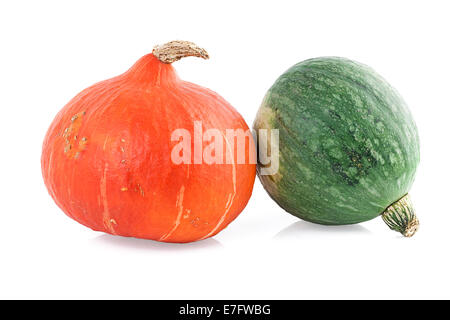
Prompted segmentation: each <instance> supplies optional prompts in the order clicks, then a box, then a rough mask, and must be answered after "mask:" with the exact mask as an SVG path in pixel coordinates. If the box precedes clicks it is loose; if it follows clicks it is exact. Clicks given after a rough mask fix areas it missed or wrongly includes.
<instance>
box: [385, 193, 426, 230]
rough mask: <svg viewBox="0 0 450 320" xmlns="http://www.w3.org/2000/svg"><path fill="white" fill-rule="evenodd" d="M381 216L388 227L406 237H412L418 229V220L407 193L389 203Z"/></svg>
mask: <svg viewBox="0 0 450 320" xmlns="http://www.w3.org/2000/svg"><path fill="white" fill-rule="evenodd" d="M381 217H382V218H383V220H384V222H385V223H386V224H387V225H388V226H389V228H391V229H392V230H394V231H398V232H400V233H401V234H403V235H404V236H405V237H408V238H409V237H412V236H413V235H414V234H415V233H416V231H417V230H418V229H419V220H418V219H417V217H416V213H415V211H414V207H413V206H412V203H411V199H410V198H409V195H408V194H406V195H405V196H404V197H403V198H401V199H400V200H398V201H396V202H394V203H393V204H391V205H390V206H389V207H388V208H387V209H386V210H385V211H384V212H383V213H382V215H381Z"/></svg>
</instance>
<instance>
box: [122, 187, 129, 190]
mask: <svg viewBox="0 0 450 320" xmlns="http://www.w3.org/2000/svg"><path fill="white" fill-rule="evenodd" d="M120 191H128V188H127V187H123V188H120Z"/></svg>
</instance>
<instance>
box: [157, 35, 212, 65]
mask: <svg viewBox="0 0 450 320" xmlns="http://www.w3.org/2000/svg"><path fill="white" fill-rule="evenodd" d="M152 53H153V55H154V56H155V57H156V58H158V60H159V61H161V62H162V63H167V64H170V63H172V62H175V61H178V60H180V59H181V58H184V57H199V58H203V59H209V55H208V52H206V50H205V49H202V48H200V47H199V46H197V45H196V44H195V43H193V42H189V41H180V40H176V41H170V42H168V43H166V44H163V45H161V46H155V47H154V48H153V52H152Z"/></svg>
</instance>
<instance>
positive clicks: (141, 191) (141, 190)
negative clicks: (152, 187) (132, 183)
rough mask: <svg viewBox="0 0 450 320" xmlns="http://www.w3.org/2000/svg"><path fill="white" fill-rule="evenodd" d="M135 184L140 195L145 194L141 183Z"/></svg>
mask: <svg viewBox="0 0 450 320" xmlns="http://www.w3.org/2000/svg"><path fill="white" fill-rule="evenodd" d="M137 186H138V188H139V193H140V194H141V196H145V194H144V190H143V189H142V187H141V185H140V184H139V183H138V184H137Z"/></svg>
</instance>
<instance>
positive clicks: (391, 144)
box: [254, 57, 419, 225]
mask: <svg viewBox="0 0 450 320" xmlns="http://www.w3.org/2000/svg"><path fill="white" fill-rule="evenodd" d="M254 129H256V130H258V129H278V130H279V150H280V158H279V161H280V164H279V171H278V173H276V174H274V175H265V176H264V175H259V178H260V180H261V182H262V184H263V185H264V188H265V189H266V190H267V191H268V193H269V194H270V195H271V197H272V198H273V199H274V200H275V201H276V202H277V203H278V204H279V205H280V206H281V207H282V208H284V209H285V210H286V211H288V212H289V213H291V214H293V215H295V216H297V217H300V218H302V219H304V220H307V221H311V222H316V223H321V224H336V225H339V224H352V223H358V222H362V221H367V220H369V219H372V218H374V217H376V216H378V215H380V214H382V213H383V212H384V210H385V209H386V208H387V207H388V206H389V205H391V204H392V203H393V202H395V201H397V200H398V199H400V198H401V197H403V196H404V195H405V194H407V192H408V191H409V189H410V187H411V184H412V183H413V180H414V176H415V172H416V168H417V165H418V163H419V138H418V133H417V128H416V125H415V123H414V121H413V119H412V117H411V114H410V112H409V110H408V108H407V106H406V104H405V102H404V101H403V99H402V98H401V97H400V96H399V94H398V93H397V92H396V91H395V90H394V89H393V88H392V87H391V86H390V85H389V84H388V83H387V82H386V81H385V80H384V79H383V78H381V77H380V76H379V75H378V74H376V73H375V72H374V71H373V70H372V69H370V68H369V67H367V66H365V65H362V64H359V63H357V62H353V61H351V60H348V59H344V58H336V57H324V58H316V59H311V60H306V61H304V62H301V63H298V64H296V65H294V66H293V67H292V68H290V69H289V70H288V71H286V72H285V73H284V74H283V75H282V76H281V77H280V78H279V79H278V80H277V81H276V82H275V83H274V85H273V86H272V87H271V88H270V90H269V91H268V92H267V94H266V96H265V98H264V100H263V103H262V105H261V107H260V110H259V112H258V115H257V117H256V120H255V122H254Z"/></svg>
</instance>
